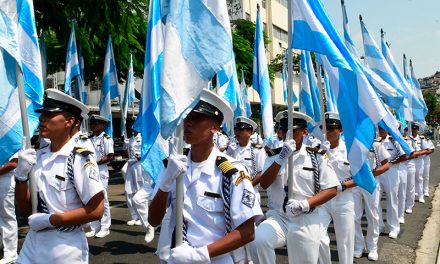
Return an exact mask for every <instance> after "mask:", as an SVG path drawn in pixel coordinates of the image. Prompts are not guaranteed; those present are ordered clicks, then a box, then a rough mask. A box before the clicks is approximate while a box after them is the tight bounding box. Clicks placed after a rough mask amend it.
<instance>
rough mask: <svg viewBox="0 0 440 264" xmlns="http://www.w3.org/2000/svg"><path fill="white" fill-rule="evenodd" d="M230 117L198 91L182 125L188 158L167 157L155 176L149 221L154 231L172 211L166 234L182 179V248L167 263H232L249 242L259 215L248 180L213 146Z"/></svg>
mask: <svg viewBox="0 0 440 264" xmlns="http://www.w3.org/2000/svg"><path fill="white" fill-rule="evenodd" d="M232 116H233V114H232V110H231V108H230V107H229V104H228V103H227V102H226V101H225V100H224V99H222V98H220V97H219V96H218V95H216V94H214V93H213V92H211V91H209V90H206V89H203V91H202V93H201V95H200V101H199V102H198V104H197V105H196V106H195V107H194V109H192V111H191V112H190V113H189V114H188V116H187V117H186V118H185V119H184V121H183V129H184V140H185V141H186V142H187V143H188V144H191V150H190V151H189V153H188V155H187V156H183V155H179V156H177V155H170V157H169V159H168V165H167V168H166V169H165V170H164V171H163V172H162V173H161V174H160V175H159V177H158V179H159V180H158V183H157V185H156V187H155V191H156V194H155V196H154V198H153V201H152V202H151V204H150V207H149V210H150V212H154V213H151V214H149V217H148V218H149V222H150V224H151V225H153V226H158V225H159V224H160V223H161V221H162V219H163V217H164V215H165V211H166V209H167V208H168V207H169V206H171V210H172V213H171V215H172V217H171V223H170V230H173V229H174V227H175V215H176V212H175V205H176V191H175V179H176V178H177V177H178V175H180V174H183V178H184V179H183V185H184V186H183V188H184V197H183V221H184V228H183V229H184V232H183V240H184V243H183V244H182V245H180V246H177V247H174V245H171V251H170V259H169V260H170V262H172V263H233V260H232V257H231V254H230V252H231V251H233V250H235V249H237V248H239V247H241V246H243V245H245V244H246V243H249V242H250V241H252V240H253V239H254V232H255V228H254V223H255V222H256V221H258V220H259V219H260V218H261V217H262V211H261V208H260V204H259V202H258V200H257V199H256V195H255V191H254V188H253V186H252V179H251V177H250V176H249V173H248V172H247V169H246V167H245V166H244V165H242V164H241V163H240V162H238V161H236V160H234V159H232V158H231V157H229V156H227V155H226V154H223V153H222V152H220V151H219V150H218V149H217V148H216V147H215V146H214V144H213V135H214V133H216V132H217V131H218V130H219V129H220V125H221V124H222V123H223V122H225V123H226V124H230V123H231V122H232ZM174 230H175V229H174ZM170 233H173V232H170ZM172 244H174V243H172Z"/></svg>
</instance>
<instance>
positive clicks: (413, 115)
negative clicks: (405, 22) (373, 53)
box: [381, 35, 425, 124]
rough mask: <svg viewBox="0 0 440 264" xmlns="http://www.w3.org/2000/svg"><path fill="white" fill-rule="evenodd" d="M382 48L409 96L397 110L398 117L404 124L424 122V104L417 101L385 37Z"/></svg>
mask: <svg viewBox="0 0 440 264" xmlns="http://www.w3.org/2000/svg"><path fill="white" fill-rule="evenodd" d="M381 46H382V54H383V56H384V57H385V58H386V60H387V62H388V64H389V65H390V67H391V68H392V69H393V72H394V73H395V75H396V76H397V78H398V79H399V81H400V83H401V85H402V87H403V88H404V89H405V92H406V94H407V96H408V97H407V98H405V99H404V103H403V104H402V106H401V107H400V108H399V109H398V110H396V117H397V118H398V120H399V121H400V122H402V123H403V124H405V123H406V122H405V120H406V121H420V122H423V120H424V119H425V117H424V115H423V104H422V103H421V102H420V101H419V100H418V99H417V96H415V94H414V90H413V89H412V87H411V83H409V82H408V81H407V80H406V78H405V76H404V75H403V74H402V72H401V71H400V69H399V67H398V66H397V63H396V62H395V60H394V57H393V55H392V53H391V50H390V48H389V47H388V45H387V43H386V42H385V39H384V37H383V35H382V41H381Z"/></svg>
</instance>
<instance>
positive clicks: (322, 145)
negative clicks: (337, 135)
mask: <svg viewBox="0 0 440 264" xmlns="http://www.w3.org/2000/svg"><path fill="white" fill-rule="evenodd" d="M321 149H323V150H325V151H329V149H330V141H328V140H326V141H325V142H324V143H322V144H321Z"/></svg>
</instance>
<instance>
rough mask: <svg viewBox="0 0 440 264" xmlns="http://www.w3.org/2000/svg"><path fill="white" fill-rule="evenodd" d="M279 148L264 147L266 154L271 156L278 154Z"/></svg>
mask: <svg viewBox="0 0 440 264" xmlns="http://www.w3.org/2000/svg"><path fill="white" fill-rule="evenodd" d="M281 149H282V148H276V149H271V148H268V149H266V154H267V156H269V157H272V156H275V155H278V154H280V152H281Z"/></svg>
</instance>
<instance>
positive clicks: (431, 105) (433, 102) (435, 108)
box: [423, 93, 440, 120]
mask: <svg viewBox="0 0 440 264" xmlns="http://www.w3.org/2000/svg"><path fill="white" fill-rule="evenodd" d="M423 97H424V99H425V103H426V106H427V107H428V110H429V112H428V115H427V117H426V119H427V120H430V119H433V118H434V119H437V118H438V114H439V106H440V105H439V98H438V97H437V95H436V94H435V93H426V94H424V95H423Z"/></svg>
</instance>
